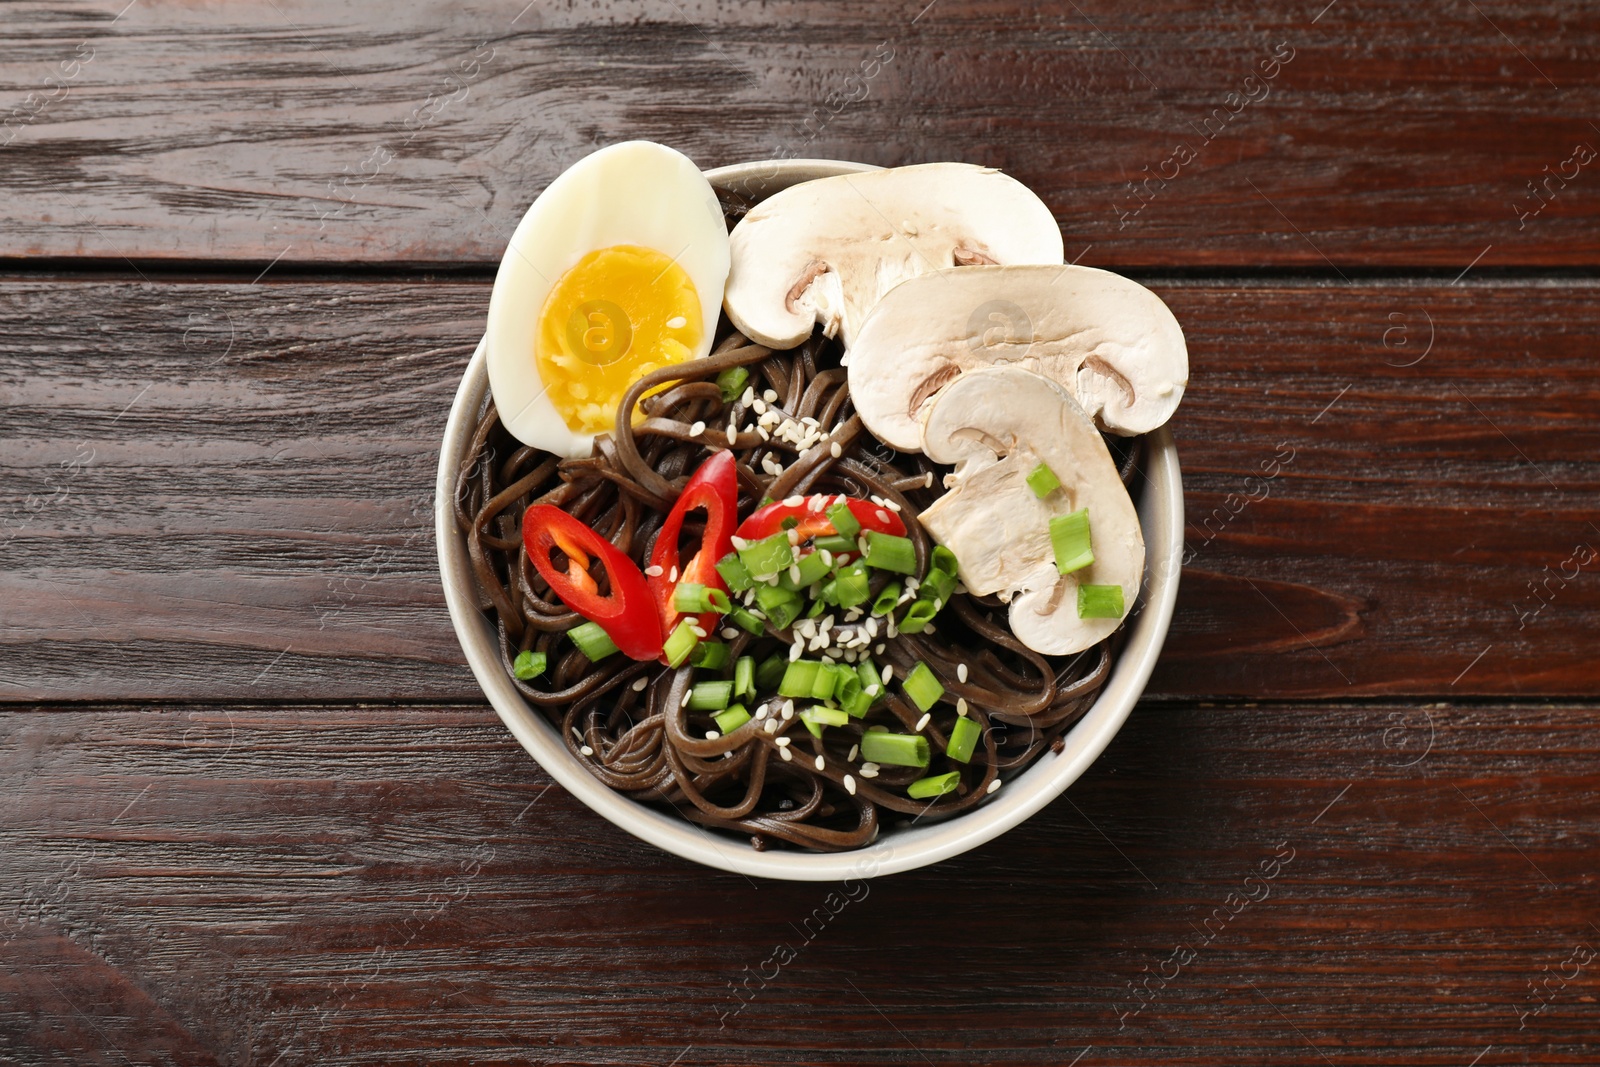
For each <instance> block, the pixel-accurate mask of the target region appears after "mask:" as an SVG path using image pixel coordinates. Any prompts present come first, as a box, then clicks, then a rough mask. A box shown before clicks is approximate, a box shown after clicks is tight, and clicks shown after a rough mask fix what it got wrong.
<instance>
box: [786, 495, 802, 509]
mask: <svg viewBox="0 0 1600 1067" xmlns="http://www.w3.org/2000/svg"><path fill="white" fill-rule="evenodd" d="M805 502H806V498H805V497H803V496H791V497H785V498H784V501H783V506H784V507H786V508H797V507H799V506H800V505H801V504H804V503H805Z"/></svg>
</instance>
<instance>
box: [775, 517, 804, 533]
mask: <svg viewBox="0 0 1600 1067" xmlns="http://www.w3.org/2000/svg"><path fill="white" fill-rule="evenodd" d="M799 525H800V517H799V516H798V515H785V516H784V517H783V518H781V519H779V520H778V529H780V530H792V529H794V528H795V527H797V526H799Z"/></svg>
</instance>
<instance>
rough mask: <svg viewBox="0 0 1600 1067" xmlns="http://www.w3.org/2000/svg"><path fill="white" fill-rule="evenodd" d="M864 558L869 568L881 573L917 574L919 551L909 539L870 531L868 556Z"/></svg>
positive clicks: (868, 535)
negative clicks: (874, 568)
mask: <svg viewBox="0 0 1600 1067" xmlns="http://www.w3.org/2000/svg"><path fill="white" fill-rule="evenodd" d="M863 558H864V559H865V560H866V561H867V566H869V567H876V568H877V569H878V570H880V571H895V572H896V573H899V574H915V573H917V549H916V546H915V545H913V544H912V543H911V538H909V537H899V536H896V535H895V534H886V533H881V532H879V531H878V530H869V531H868V532H867V554H866V556H864V557H863Z"/></svg>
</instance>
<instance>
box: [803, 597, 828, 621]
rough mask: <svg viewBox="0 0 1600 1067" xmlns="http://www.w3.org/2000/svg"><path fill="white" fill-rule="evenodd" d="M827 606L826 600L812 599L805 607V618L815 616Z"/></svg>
mask: <svg viewBox="0 0 1600 1067" xmlns="http://www.w3.org/2000/svg"><path fill="white" fill-rule="evenodd" d="M827 606H828V602H827V601H826V600H813V601H812V602H811V607H809V608H808V609H806V618H808V619H814V618H816V617H817V616H818V615H821V614H822V611H823V609H824V608H826V607H827Z"/></svg>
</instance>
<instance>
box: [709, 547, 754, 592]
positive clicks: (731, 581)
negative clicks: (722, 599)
mask: <svg viewBox="0 0 1600 1067" xmlns="http://www.w3.org/2000/svg"><path fill="white" fill-rule="evenodd" d="M717 573H718V574H720V575H722V580H723V581H725V582H727V583H728V588H729V589H732V590H733V591H734V592H735V593H742V592H744V591H745V590H746V589H749V588H750V587H751V586H752V585H755V584H756V580H755V579H754V578H752V577H751V576H750V572H749V571H748V570H746V569H745V565H744V564H743V563H740V562H739V553H737V552H729V553H728V554H727V555H726V556H723V557H722V558H721V559H719V560H718V561H717Z"/></svg>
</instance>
